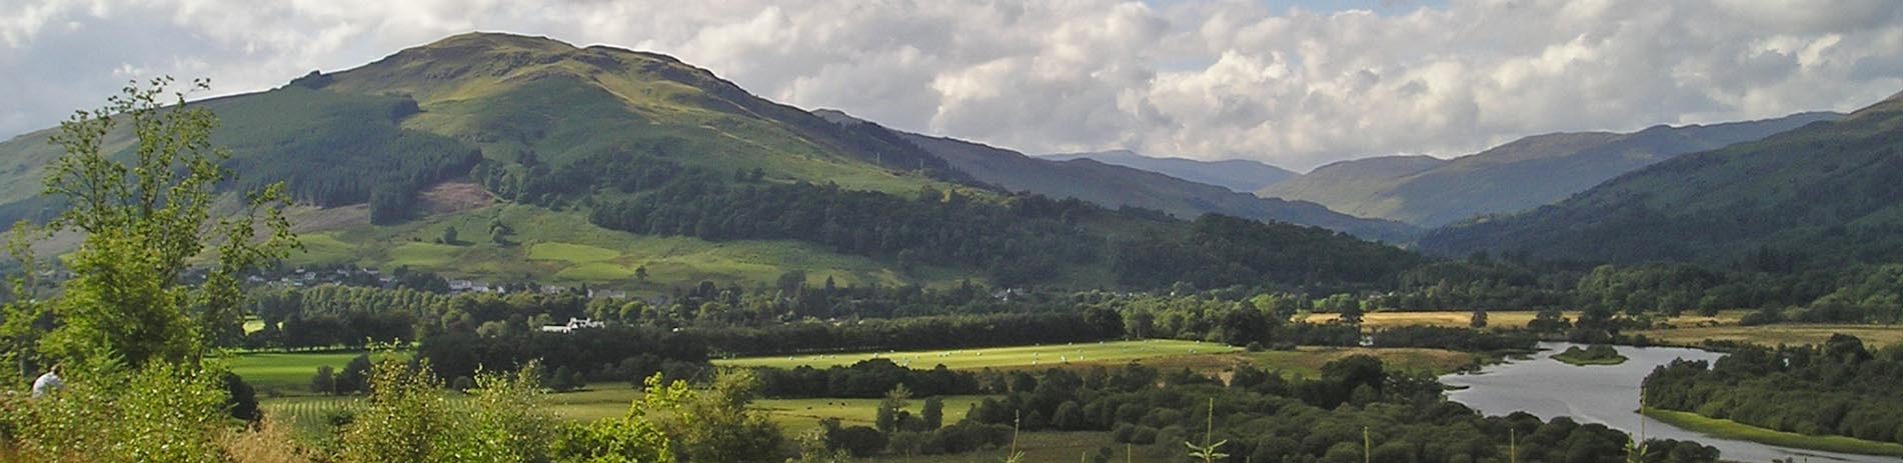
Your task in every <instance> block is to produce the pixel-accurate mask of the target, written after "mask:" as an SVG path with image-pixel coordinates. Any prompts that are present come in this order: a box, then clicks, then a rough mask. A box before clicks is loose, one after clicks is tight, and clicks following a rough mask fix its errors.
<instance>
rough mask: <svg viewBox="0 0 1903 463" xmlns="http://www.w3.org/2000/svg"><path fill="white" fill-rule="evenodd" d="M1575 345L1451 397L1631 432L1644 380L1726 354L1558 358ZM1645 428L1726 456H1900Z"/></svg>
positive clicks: (1491, 373) (1639, 351) (1463, 382)
mask: <svg viewBox="0 0 1903 463" xmlns="http://www.w3.org/2000/svg"><path fill="white" fill-rule="evenodd" d="M1568 346H1571V344H1560V343H1542V344H1540V348H1542V349H1545V351H1543V352H1540V353H1539V354H1538V355H1535V356H1534V357H1533V358H1532V359H1527V360H1514V361H1510V362H1508V363H1505V364H1500V365H1492V366H1488V367H1487V368H1485V369H1483V370H1481V372H1480V373H1478V374H1471V375H1462V374H1454V375H1447V376H1443V377H1441V382H1443V383H1447V384H1448V385H1451V386H1465V387H1466V389H1463V390H1458V391H1452V392H1449V393H1448V394H1447V396H1448V398H1450V399H1453V400H1454V401H1456V402H1460V403H1463V404H1467V406H1468V407H1472V408H1474V409H1475V410H1479V411H1480V412H1481V413H1485V414H1487V415H1506V414H1510V413H1513V412H1515V411H1524V412H1527V413H1531V414H1533V415H1535V416H1539V417H1540V418H1545V419H1550V418H1553V417H1555V416H1570V417H1572V418H1573V419H1574V420H1577V421H1579V422H1581V423H1601V424H1604V425H1606V426H1610V427H1613V428H1616V429H1620V430H1623V431H1626V432H1635V433H1636V432H1638V431H1639V427H1640V424H1639V423H1640V421H1641V419H1642V418H1643V417H1641V416H1640V415H1639V414H1638V409H1639V383H1640V382H1642V381H1643V380H1644V379H1645V375H1646V374H1649V373H1651V372H1652V369H1653V368H1654V367H1657V366H1659V365H1664V364H1666V363H1670V362H1671V361H1672V360H1673V359H1678V358H1683V359H1686V360H1716V359H1717V358H1718V357H1720V356H1721V354H1718V353H1714V352H1707V351H1702V350H1697V349H1683V348H1673V347H1647V348H1638V347H1624V346H1621V347H1619V348H1618V349H1619V353H1620V354H1622V355H1625V356H1626V357H1627V358H1629V359H1630V360H1627V361H1626V362H1625V363H1623V364H1619V365H1611V366H1588V367H1575V366H1572V365H1567V364H1565V363H1560V361H1558V360H1553V359H1552V358H1550V357H1552V355H1553V354H1555V353H1558V352H1560V351H1563V350H1565V349H1566V348H1567V347H1568ZM1643 420H1644V422H1645V425H1644V426H1645V433H1646V436H1647V437H1648V438H1653V439H1678V440H1694V441H1698V442H1700V443H1703V444H1705V445H1710V446H1713V447H1717V448H1718V450H1719V451H1721V452H1723V455H1722V456H1721V458H1723V459H1725V460H1729V461H1746V462H1768V461H1771V460H1772V459H1774V458H1776V459H1782V458H1792V457H1796V458H1797V459H1798V460H1799V461H1803V460H1805V459H1808V460H1810V461H1814V462H1832V461H1841V462H1858V463H1862V462H1871V463H1874V462H1896V461H1898V460H1897V459H1894V458H1890V457H1878V456H1864V455H1849V454H1841V453H1832V452H1820V451H1814V450H1801V449H1791V448H1784V447H1774V446H1769V445H1764V444H1758V443H1754V442H1746V441H1735V440H1724V439H1718V438H1715V437H1710V436H1705V435H1702V434H1698V433H1695V432H1691V431H1686V430H1683V429H1679V428H1675V427H1672V426H1671V425H1667V424H1665V423H1661V422H1659V421H1657V420H1652V419H1650V418H1643Z"/></svg>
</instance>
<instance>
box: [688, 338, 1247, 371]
mask: <svg viewBox="0 0 1903 463" xmlns="http://www.w3.org/2000/svg"><path fill="white" fill-rule="evenodd" d="M1240 350H1241V349H1238V348H1236V347H1233V346H1227V345H1222V344H1217V343H1208V342H1196V341H1177V340H1147V341H1117V342H1100V343H1094V344H1091V343H1086V344H1062V345H1058V344H1052V345H1047V346H1019V347H995V348H985V349H959V350H941V351H908V352H861V353H848V354H819V355H798V356H778V357H752V358H740V359H725V360H715V361H714V364H715V365H720V366H734V367H770V368H795V367H800V366H809V367H814V368H826V367H831V366H844V365H851V364H854V363H858V362H860V361H864V360H871V359H875V358H883V359H889V360H892V361H893V362H895V363H898V364H899V365H901V366H904V365H910V366H911V368H918V369H929V368H932V367H934V366H937V365H945V367H946V368H951V369H954V370H969V369H982V368H999V369H1008V368H1030V367H1050V366H1060V365H1067V364H1068V365H1109V364H1122V363H1126V362H1130V361H1135V360H1145V359H1155V358H1164V357H1177V356H1191V355H1202V354H1217V353H1226V352H1237V351H1240Z"/></svg>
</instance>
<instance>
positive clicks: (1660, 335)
mask: <svg viewBox="0 0 1903 463" xmlns="http://www.w3.org/2000/svg"><path fill="white" fill-rule="evenodd" d="M1838 333H1842V334H1848V335H1851V336H1856V337H1858V338H1861V339H1863V342H1864V344H1866V345H1869V346H1871V347H1872V348H1875V347H1882V346H1889V345H1894V344H1896V343H1899V342H1903V326H1872V325H1761V326H1735V325H1734V326H1713V327H1691V328H1677V329H1669V330H1647V331H1639V332H1635V333H1633V334H1642V335H1645V337H1647V338H1651V339H1652V340H1654V341H1657V342H1661V343H1665V344H1674V345H1687V346H1695V345H1698V344H1701V343H1703V342H1705V341H1707V340H1711V341H1734V342H1743V343H1750V344H1758V345H1763V346H1776V345H1779V344H1791V345H1797V344H1822V343H1823V342H1824V341H1825V340H1828V339H1830V335H1832V334H1838Z"/></svg>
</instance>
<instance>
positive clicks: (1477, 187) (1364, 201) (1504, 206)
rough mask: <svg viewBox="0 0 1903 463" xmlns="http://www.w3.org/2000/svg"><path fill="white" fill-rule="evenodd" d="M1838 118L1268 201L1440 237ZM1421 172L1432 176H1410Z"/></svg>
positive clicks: (1278, 193)
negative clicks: (1647, 170) (1483, 219)
mask: <svg viewBox="0 0 1903 463" xmlns="http://www.w3.org/2000/svg"><path fill="white" fill-rule="evenodd" d="M1838 117H1841V115H1840V114H1836V113H1802V114H1795V115H1791V116H1787V117H1783V118H1777V119H1768V120H1762V121H1751V122H1738V123H1728V124H1716V125H1709V126H1700V125H1691V126H1683V127H1668V126H1656V127H1652V128H1648V129H1645V130H1641V131H1638V132H1633V133H1624V134H1620V133H1609V132H1584V133H1556V134H1546V135H1536V136H1531V137H1526V138H1522V139H1519V140H1515V141H1513V142H1510V143H1507V144H1504V145H1500V146H1498V147H1494V148H1491V149H1488V150H1486V151H1482V152H1480V153H1476V154H1472V155H1468V156H1462V157H1458V158H1454V159H1451V160H1448V161H1446V162H1441V163H1432V162H1422V163H1393V164H1395V165H1393V166H1391V168H1390V169H1364V170H1367V171H1372V172H1352V174H1359V175H1349V174H1350V173H1343V172H1325V171H1326V170H1327V169H1325V168H1324V169H1317V172H1316V173H1329V174H1330V175H1328V176H1326V177H1325V178H1322V179H1316V180H1314V181H1307V182H1301V181H1302V180H1303V179H1301V178H1298V179H1296V180H1293V181H1289V182H1285V183H1283V184H1281V185H1276V186H1271V187H1269V188H1267V189H1264V190H1262V191H1261V192H1260V194H1262V195H1264V196H1271V197H1281V198H1286V199H1299V200H1307V201H1314V202H1318V203H1321V204H1324V205H1328V206H1329V207H1330V208H1332V209H1335V210H1339V211H1342V212H1345V213H1348V214H1352V215H1356V216H1361V217H1377V218H1385V219H1391V220H1398V221H1402V222H1407V223H1410V224H1414V225H1417V226H1423V227H1437V226H1441V225H1445V224H1448V223H1452V222H1456V221H1460V220H1463V219H1467V218H1470V217H1474V216H1478V215H1485V214H1498V213H1508V212H1517V211H1522V210H1526V209H1531V208H1534V207H1539V206H1541V205H1545V204H1551V203H1553V202H1556V201H1559V200H1561V199H1565V198H1566V197H1567V196H1570V195H1572V194H1573V193H1578V192H1580V191H1584V190H1585V189H1587V188H1591V187H1592V186H1593V185H1597V184H1599V183H1600V182H1603V181H1605V180H1607V179H1610V178H1613V177H1615V176H1618V175H1619V174H1622V173H1626V172H1630V171H1632V170H1634V169H1638V168H1641V167H1645V166H1647V165H1651V164H1653V163H1656V162H1659V161H1663V160H1666V159H1670V158H1671V157H1673V156H1677V155H1680V154H1684V153H1691V152H1698V151H1705V150H1711V149H1717V148H1722V147H1725V146H1728V145H1731V144H1735V143H1740V142H1746V141H1752V140H1758V139H1761V138H1764V137H1766V136H1770V135H1772V134H1775V133H1779V132H1783V131H1787V130H1790V129H1793V128H1797V127H1800V126H1803V125H1805V124H1809V123H1811V122H1817V121H1827V120H1834V119H1836V118H1838ZM1377 159H1380V158H1377ZM1417 166H1418V167H1424V168H1422V169H1420V170H1418V171H1414V172H1405V170H1407V169H1408V168H1412V167H1417ZM1403 172H1405V173H1403ZM1310 175H1315V174H1310ZM1297 182H1300V183H1297Z"/></svg>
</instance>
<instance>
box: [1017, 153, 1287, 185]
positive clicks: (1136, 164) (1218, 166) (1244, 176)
mask: <svg viewBox="0 0 1903 463" xmlns="http://www.w3.org/2000/svg"><path fill="white" fill-rule="evenodd" d="M1037 157H1038V158H1041V159H1049V160H1053V161H1069V160H1072V159H1089V160H1092V161H1097V162H1101V163H1104V164H1110V165H1117V166H1124V167H1129V168H1134V169H1141V170H1147V171H1150V172H1156V173H1159V174H1163V175H1168V176H1171V177H1176V178H1180V179H1183V180H1188V181H1192V182H1196V183H1201V184H1205V185H1215V186H1219V187H1223V188H1228V189H1229V191H1235V192H1241V193H1249V192H1254V191H1256V190H1260V189H1263V188H1267V187H1268V186H1269V185H1274V184H1275V183H1276V182H1280V181H1283V180H1288V179H1290V178H1294V177H1295V175H1296V174H1295V172H1290V171H1289V170H1288V169H1283V168H1280V167H1276V166H1272V165H1268V164H1264V163H1261V162H1256V161H1250V160H1246V159H1226V160H1221V161H1199V160H1195V159H1187V158H1176V157H1150V156H1145V155H1142V154H1137V153H1136V152H1134V151H1130V150H1114V151H1097V152H1090V153H1064V154H1042V155H1038V156H1037Z"/></svg>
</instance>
